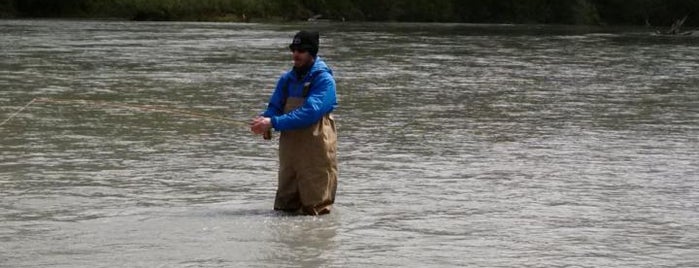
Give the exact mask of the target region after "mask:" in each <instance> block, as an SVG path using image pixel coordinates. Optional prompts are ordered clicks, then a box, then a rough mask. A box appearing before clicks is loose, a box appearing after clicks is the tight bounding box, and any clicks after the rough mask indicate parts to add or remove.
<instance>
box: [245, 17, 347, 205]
mask: <svg viewBox="0 0 699 268" xmlns="http://www.w3.org/2000/svg"><path fill="white" fill-rule="evenodd" d="M319 39H320V38H319V34H318V33H317V32H307V31H300V32H298V33H297V34H296V35H295V36H294V39H293V41H292V43H291V45H289V49H291V53H292V58H293V60H294V67H293V69H292V70H291V71H289V72H287V73H285V74H284V75H282V76H281V78H279V81H278V82H277V87H276V89H275V90H274V93H273V94H272V97H271V98H270V101H269V105H268V106H267V110H266V111H265V112H264V113H262V115H260V116H258V117H256V118H254V119H253V120H252V123H251V124H250V127H251V129H252V131H253V132H254V133H255V134H258V135H263V136H264V137H265V139H271V129H272V128H274V129H275V130H277V131H281V137H280V138H279V178H278V179H279V184H278V188H277V196H276V199H275V201H274V209H275V210H283V211H288V212H298V213H302V214H307V215H321V214H327V213H330V210H331V208H332V204H333V203H334V202H335V191H336V190H337V158H336V152H337V132H336V129H335V121H334V120H333V118H332V116H331V115H330V113H331V112H332V111H333V110H334V109H335V108H336V107H337V98H336V95H335V79H334V78H333V75H332V70H330V68H329V67H328V66H327V65H325V62H323V60H321V59H320V57H318V56H317V54H318V44H319Z"/></svg>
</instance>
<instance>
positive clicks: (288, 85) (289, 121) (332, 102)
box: [262, 57, 337, 131]
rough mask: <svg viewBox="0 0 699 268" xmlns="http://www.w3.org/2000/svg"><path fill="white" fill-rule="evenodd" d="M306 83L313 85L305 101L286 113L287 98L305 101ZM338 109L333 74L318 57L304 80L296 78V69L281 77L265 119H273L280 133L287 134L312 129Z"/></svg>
mask: <svg viewBox="0 0 699 268" xmlns="http://www.w3.org/2000/svg"><path fill="white" fill-rule="evenodd" d="M307 82H310V83H311V86H310V90H309V92H308V97H306V102H304V104H303V105H302V106H301V107H299V108H297V109H295V110H293V111H290V112H289V113H286V114H284V103H285V101H286V99H285V97H287V96H288V97H299V98H302V97H303V85H304V84H305V83H307ZM335 108H337V96H336V91H335V79H334V78H333V72H332V70H330V67H328V65H326V64H325V62H324V61H323V60H322V59H321V58H320V57H316V59H315V63H314V64H313V66H312V67H311V69H310V70H309V71H308V74H306V76H304V77H303V78H301V79H297V77H296V73H295V72H294V70H293V69H292V70H291V71H288V72H286V73H285V74H283V75H282V76H281V77H280V78H279V81H278V82H277V88H276V89H275V90H274V93H273V94H272V97H271V98H270V100H269V105H267V110H266V111H264V113H262V116H264V117H269V118H271V121H272V127H274V129H276V130H277V131H286V130H294V129H302V128H306V127H309V126H311V125H313V124H315V123H316V122H318V121H319V120H320V119H321V118H322V117H323V116H324V115H326V114H328V113H330V112H332V111H333V110H335Z"/></svg>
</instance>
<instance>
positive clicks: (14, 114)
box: [0, 98, 36, 127]
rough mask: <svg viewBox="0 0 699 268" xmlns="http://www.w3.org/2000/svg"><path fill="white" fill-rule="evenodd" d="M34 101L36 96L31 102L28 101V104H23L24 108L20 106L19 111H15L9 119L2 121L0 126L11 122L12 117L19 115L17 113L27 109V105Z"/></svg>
mask: <svg viewBox="0 0 699 268" xmlns="http://www.w3.org/2000/svg"><path fill="white" fill-rule="evenodd" d="M34 102H36V98H34V99H32V100H31V101H30V102H28V103H27V104H26V105H24V106H22V108H19V109H18V110H17V111H15V113H13V114H12V115H10V117H8V118H7V119H5V121H2V123H0V127H1V126H2V125H4V124H5V123H7V122H10V120H12V118H14V117H15V116H17V115H18V114H19V113H21V112H22V111H24V109H27V107H29V105H32V104H33V103H34Z"/></svg>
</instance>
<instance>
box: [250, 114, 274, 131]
mask: <svg viewBox="0 0 699 268" xmlns="http://www.w3.org/2000/svg"><path fill="white" fill-rule="evenodd" d="M271 128H272V120H271V119H270V118H269V117H262V116H258V117H255V118H254V119H253V120H252V122H251V123H250V130H252V132H253V133H255V134H257V135H264V134H265V132H267V131H268V130H270V129H271Z"/></svg>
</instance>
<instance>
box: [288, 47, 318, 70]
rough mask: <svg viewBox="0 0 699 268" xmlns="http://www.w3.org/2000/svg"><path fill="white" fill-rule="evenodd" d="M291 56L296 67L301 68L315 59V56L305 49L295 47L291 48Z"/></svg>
mask: <svg viewBox="0 0 699 268" xmlns="http://www.w3.org/2000/svg"><path fill="white" fill-rule="evenodd" d="M291 58H292V59H293V60H294V67H296V68H301V67H304V66H308V65H310V64H311V62H312V61H313V56H311V53H308V51H307V50H305V49H300V48H295V49H292V50H291Z"/></svg>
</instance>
